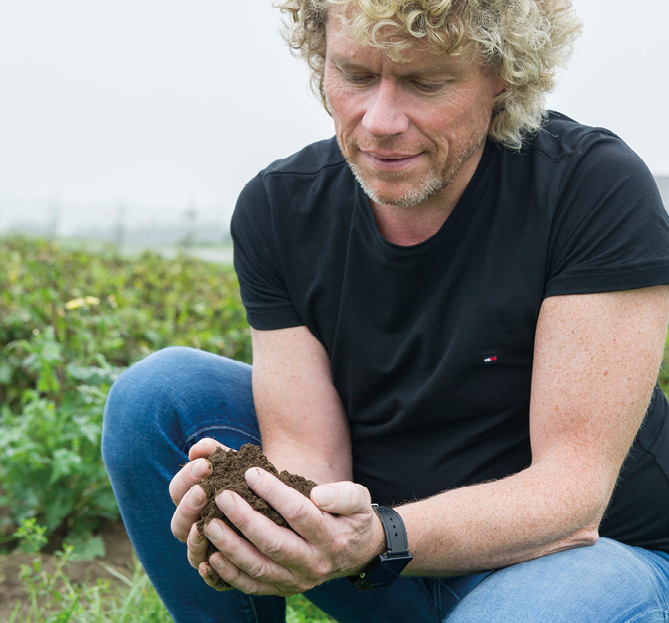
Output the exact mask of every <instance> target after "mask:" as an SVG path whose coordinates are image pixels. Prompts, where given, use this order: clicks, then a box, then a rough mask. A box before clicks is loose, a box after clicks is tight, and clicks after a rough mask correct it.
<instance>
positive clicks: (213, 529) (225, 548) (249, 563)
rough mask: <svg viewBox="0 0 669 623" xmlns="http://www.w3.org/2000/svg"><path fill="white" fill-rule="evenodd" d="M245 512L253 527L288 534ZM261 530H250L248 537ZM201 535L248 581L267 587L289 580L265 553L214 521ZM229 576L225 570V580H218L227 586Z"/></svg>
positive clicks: (265, 519)
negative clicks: (246, 577)
mask: <svg viewBox="0 0 669 623" xmlns="http://www.w3.org/2000/svg"><path fill="white" fill-rule="evenodd" d="M227 493H230V492H227ZM237 497H238V496H237ZM243 504H245V503H244V502H243V500H242V499H241V498H239V497H238V503H237V506H242V505H243ZM247 506H248V505H247ZM248 509H249V511H250V513H251V514H253V515H256V517H255V518H253V519H255V520H256V523H257V524H259V526H262V525H265V526H266V527H267V528H270V529H271V528H274V530H275V531H276V530H283V531H285V532H289V531H288V530H286V528H280V527H279V526H277V525H276V524H275V523H274V522H273V521H271V520H270V519H268V518H267V517H265V516H264V515H261V514H260V513H257V512H255V511H253V509H251V507H248ZM262 530H263V529H262V527H257V528H256V529H255V530H252V533H255V532H256V531H257V532H262ZM204 533H205V535H206V536H207V538H208V539H209V540H210V541H211V542H212V544H213V545H214V547H216V549H218V550H219V552H220V553H221V554H223V555H224V556H225V558H226V559H227V560H228V561H230V562H231V563H232V566H234V567H236V568H237V569H238V570H239V571H241V572H243V573H245V574H246V575H248V576H250V577H252V578H253V579H254V580H256V581H258V582H266V583H268V584H270V583H272V584H275V583H281V584H284V583H286V582H290V581H291V580H293V575H292V573H291V572H290V571H289V570H288V569H287V568H286V567H284V566H283V565H281V564H279V563H277V562H275V561H274V560H272V559H271V558H269V557H268V556H267V555H266V554H265V553H263V552H262V551H261V550H259V549H258V548H257V547H256V546H255V544H254V543H252V542H251V541H249V540H248V539H246V538H244V537H242V536H240V535H239V534H237V533H236V532H235V531H234V530H233V529H232V528H230V527H229V526H228V525H226V524H225V523H224V522H222V521H220V520H217V519H214V520H212V521H210V522H209V523H208V524H207V525H206V526H205V529H204ZM212 558H213V556H212ZM209 562H212V561H211V560H210V561H209ZM214 568H216V570H217V571H218V567H216V566H215V565H214ZM230 573H236V572H235V571H231V570H228V572H227V574H226V576H221V577H224V579H225V580H226V582H227V581H228V577H229V574H230ZM235 587H236V584H235Z"/></svg>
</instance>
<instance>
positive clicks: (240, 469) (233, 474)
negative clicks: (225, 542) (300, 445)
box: [197, 444, 316, 590]
mask: <svg viewBox="0 0 669 623" xmlns="http://www.w3.org/2000/svg"><path fill="white" fill-rule="evenodd" d="M208 461H209V463H210V464H211V467H212V470H213V473H212V475H211V476H209V477H208V478H204V479H202V480H201V481H200V482H199V483H198V484H199V485H200V486H201V487H202V488H203V489H204V492H205V494H206V496H207V500H208V502H207V506H205V508H204V510H203V511H202V514H201V518H200V521H198V523H197V529H198V531H199V532H200V534H204V526H206V525H207V524H208V523H209V522H210V521H211V520H212V519H221V520H222V521H223V522H225V523H226V524H227V525H228V526H230V527H231V528H232V529H233V530H234V531H235V532H236V533H237V534H239V535H241V532H240V531H239V530H238V529H237V528H236V527H235V526H234V525H233V524H232V522H231V521H230V520H229V519H228V518H227V517H226V516H225V515H224V514H223V513H222V512H221V511H220V510H219V508H218V506H216V501H215V498H216V496H217V495H218V494H219V493H220V492H221V491H234V492H235V493H237V494H238V495H239V496H240V497H241V498H242V499H244V500H246V502H248V503H249V505H250V506H251V508H253V509H254V510H256V511H258V512H259V513H262V514H263V515H265V516H266V517H269V518H270V519H271V520H272V521H273V522H274V523H276V524H277V525H279V526H283V527H285V528H290V526H289V525H288V523H287V522H286V520H285V519H284V518H283V517H282V516H281V515H280V514H279V513H277V512H276V511H275V510H274V509H273V508H272V507H271V506H270V505H269V504H268V503H267V502H265V500H263V499H262V498H259V497H258V496H257V495H256V494H255V493H254V492H253V490H252V489H251V488H250V487H249V486H248V485H247V484H246V479H245V478H244V474H245V473H246V470H247V469H249V468H250V467H260V468H262V469H264V470H265V471H267V472H269V473H270V474H273V475H274V476H276V477H277V478H278V479H279V480H280V481H281V482H283V483H284V484H286V485H288V486H289V487H292V488H293V489H296V490H297V491H299V492H300V493H302V494H303V495H305V496H306V497H309V494H310V493H311V490H312V489H313V488H314V487H315V486H316V483H315V482H313V481H312V480H307V479H306V478H304V477H303V476H299V475H298V474H291V473H290V472H287V471H285V470H284V471H282V472H281V473H279V471H278V470H277V469H276V467H274V465H272V463H270V461H269V459H268V458H267V457H266V456H265V455H264V454H263V453H262V451H261V450H260V448H259V447H258V446H254V445H252V444H246V445H244V446H242V447H241V448H240V449H239V451H236V450H223V448H217V449H216V450H215V451H214V452H213V453H212V454H210V455H209V457H208ZM216 551H217V549H216V548H215V547H214V545H212V543H211V542H210V543H209V547H208V549H207V558H209V556H211V555H212V554H213V553H214V552H216ZM210 579H212V580H213V581H214V582H215V583H216V588H217V589H218V590H228V589H230V588H232V587H231V586H230V585H229V584H228V583H227V582H225V581H224V580H222V579H221V578H220V577H219V576H218V575H214V576H212V577H211V578H210Z"/></svg>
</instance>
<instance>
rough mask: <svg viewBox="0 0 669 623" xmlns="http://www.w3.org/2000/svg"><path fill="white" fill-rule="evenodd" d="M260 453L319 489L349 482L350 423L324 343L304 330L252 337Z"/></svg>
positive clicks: (286, 330)
mask: <svg viewBox="0 0 669 623" xmlns="http://www.w3.org/2000/svg"><path fill="white" fill-rule="evenodd" d="M251 335H252V339H253V399H254V402H255V406H256V412H257V414H258V424H259V426H260V435H261V439H262V444H263V451H264V452H265V454H266V455H267V456H268V458H269V459H270V461H272V462H273V463H274V464H275V465H276V466H277V468H278V469H279V470H281V469H287V470H288V471H290V472H293V473H297V474H301V475H303V476H305V477H307V478H311V479H312V480H314V481H316V482H318V483H319V484H323V483H327V482H337V481H342V480H351V479H352V473H353V472H352V461H351V438H350V433H349V426H348V419H347V417H346V413H345V411H344V407H343V405H342V402H341V399H340V397H339V394H338V393H337V390H336V389H335V388H334V385H333V383H332V375H331V372H330V362H329V359H328V356H327V353H326V351H325V348H323V346H322V344H321V343H320V342H319V341H318V340H317V339H316V338H315V337H314V336H313V335H312V334H311V332H310V331H309V330H308V329H307V328H306V327H304V326H302V327H294V328H291V329H280V330H277V331H257V330H252V332H251Z"/></svg>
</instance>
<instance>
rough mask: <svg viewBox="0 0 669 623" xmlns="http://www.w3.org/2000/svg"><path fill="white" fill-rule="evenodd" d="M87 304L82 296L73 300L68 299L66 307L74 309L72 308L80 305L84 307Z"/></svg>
mask: <svg viewBox="0 0 669 623" xmlns="http://www.w3.org/2000/svg"><path fill="white" fill-rule="evenodd" d="M84 305H86V302H85V301H84V299H82V298H78V299H72V300H71V301H68V302H67V303H65V309H67V310H68V311H69V310H72V309H79V308H80V307H83V306H84Z"/></svg>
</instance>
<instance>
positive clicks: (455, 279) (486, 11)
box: [104, 0, 669, 623]
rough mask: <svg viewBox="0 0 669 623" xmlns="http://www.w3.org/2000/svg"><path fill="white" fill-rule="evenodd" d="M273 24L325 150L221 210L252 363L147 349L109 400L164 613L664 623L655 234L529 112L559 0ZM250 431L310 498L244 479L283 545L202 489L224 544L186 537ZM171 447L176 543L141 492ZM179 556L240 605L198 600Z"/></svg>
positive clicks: (129, 496)
mask: <svg viewBox="0 0 669 623" xmlns="http://www.w3.org/2000/svg"><path fill="white" fill-rule="evenodd" d="M284 9H285V10H287V11H289V12H290V13H291V15H292V17H293V23H292V32H291V42H292V44H293V45H294V46H295V47H298V48H299V49H301V51H302V53H303V54H304V55H305V57H306V58H307V60H308V62H309V64H310V66H311V67H312V69H313V70H314V77H315V83H316V85H317V86H318V88H319V89H320V91H321V93H322V96H323V99H324V102H325V104H326V106H327V109H328V111H329V112H330V113H331V115H332V117H333V120H334V124H335V130H336V141H335V140H330V141H324V142H322V143H317V144H315V145H312V146H309V147H307V148H305V149H304V150H303V151H301V152H300V153H298V154H296V155H295V156H293V157H292V158H290V159H288V160H286V161H280V162H278V163H274V164H273V165H271V166H270V167H268V168H267V169H266V170H265V171H263V172H261V174H259V176H258V177H257V178H256V179H255V180H253V181H252V182H251V183H250V184H249V185H248V186H247V187H246V188H245V190H244V191H243V192H242V195H241V197H240V200H239V203H238V206H237V209H236V212H235V216H234V218H233V224H232V232H233V236H234V239H235V266H236V269H237V272H238V275H239V279H240V285H241V291H242V297H243V301H244V304H245V306H246V310H247V316H248V319H249V323H250V324H251V327H252V338H253V353H254V365H253V370H252V372H251V370H250V368H248V367H245V366H242V365H240V364H236V363H234V362H230V361H227V360H222V359H221V358H219V357H216V356H214V355H210V354H207V353H199V352H197V351H191V350H187V349H168V350H167V351H163V352H161V353H158V354H156V355H154V356H152V357H150V358H149V359H147V360H145V361H144V362H142V363H140V364H138V365H136V366H133V368H131V369H130V370H129V371H128V372H127V373H126V374H125V375H124V376H123V377H122V378H121V379H120V380H119V381H118V382H117V384H116V385H115V386H114V388H113V390H112V392H111V394H110V398H109V402H108V406H107V412H106V418H105V442H104V444H105V445H104V454H105V460H106V462H107V465H108V467H109V469H110V476H111V479H112V484H113V485H114V488H115V491H116V494H117V497H118V498H119V503H120V506H121V511H122V514H123V517H124V521H125V522H126V525H127V527H128V530H129V533H130V536H131V538H132V539H133V542H134V543H135V547H136V548H137V551H138V554H139V556H140V560H142V562H143V563H144V565H145V567H146V568H147V571H148V572H149V575H150V576H151V579H152V581H153V582H154V584H155V585H156V587H157V588H158V590H159V592H160V594H161V596H162V598H163V599H164V601H165V602H166V604H167V605H168V608H169V609H170V611H171V613H172V615H173V616H174V618H175V620H177V621H179V622H181V621H195V620H197V621H217V620H225V621H253V620H262V621H281V620H283V602H282V596H285V595H290V594H293V593H298V592H305V593H306V594H307V596H308V597H309V598H310V599H311V600H312V601H314V602H315V603H316V604H317V605H319V606H320V607H321V608H323V609H324V610H326V611H327V612H329V613H331V614H332V615H333V616H334V617H335V618H337V619H338V620H339V621H340V622H343V621H377V620H378V621H440V620H444V621H449V623H453V622H455V623H461V622H463V621H470V622H471V621H476V622H479V621H486V622H493V621H494V622H502V621H504V622H507V621H508V622H511V621H513V622H514V623H515V622H518V621H565V622H567V621H568V622H569V623H574V622H579V621H632V620H634V621H636V622H640V621H644V622H645V621H664V620H666V617H667V616H669V522H667V519H666V517H667V516H669V459H668V458H667V457H669V407H668V406H667V403H666V400H665V399H664V397H663V396H662V394H661V392H660V391H659V388H658V387H657V385H656V377H657V372H658V368H659V364H660V361H661V356H662V349H663V345H664V338H665V333H666V327H667V319H668V315H669V294H668V292H667V287H666V284H668V283H669V220H668V219H667V215H666V213H665V211H664V209H663V207H662V205H661V201H660V199H659V194H658V192H657V188H656V187H655V186H654V184H653V182H652V178H651V177H650V175H649V173H648V171H647V170H646V168H645V166H644V165H643V163H641V162H640V160H639V159H638V158H637V157H636V156H635V155H634V154H632V153H631V152H630V150H629V149H628V148H627V147H626V146H625V145H624V144H623V143H622V141H620V139H618V138H617V137H616V136H615V135H612V134H611V133H610V132H608V131H606V130H602V129H593V128H586V127H584V126H580V125H579V124H577V123H575V122H573V121H571V120H570V119H567V118H566V117H563V116H561V115H558V114H554V113H551V114H549V115H544V112H543V108H542V94H543V92H545V90H547V89H548V88H550V87H551V86H552V75H553V72H554V69H555V67H556V63H557V62H558V61H559V60H560V59H563V58H564V57H565V50H567V49H568V48H569V46H570V44H571V42H572V40H573V37H574V35H575V33H576V31H577V26H576V23H575V21H574V19H573V17H572V15H571V8H570V5H569V3H568V2H567V1H566V0H545V1H541V2H539V1H530V2H527V1H525V0H517V1H512V2H508V1H505V2H496V1H495V0H488V1H486V2H473V1H471V2H458V1H453V2H448V1H445V0H444V1H441V2H439V1H437V0H422V1H414V2H406V1H402V0H374V1H372V0H341V1H336V2H335V1H334V0H290V1H289V2H287V3H286V4H285V5H284ZM251 374H252V381H253V385H252V392H253V393H252V395H251ZM255 413H257V422H256V419H255ZM644 418H645V419H644ZM642 424H643V425H642ZM207 437H214V438H215V439H216V440H217V441H213V440H212V439H207ZM138 438H141V439H145V440H147V441H148V444H147V445H148V446H150V447H148V448H146V449H143V448H141V447H139V446H138V443H137V440H138ZM248 440H251V441H252V442H254V443H262V448H263V450H264V451H265V453H266V454H267V455H268V457H269V458H270V460H272V461H273V462H274V463H275V464H276V465H277V467H279V468H280V469H288V470H290V471H293V472H297V473H300V474H303V475H305V476H307V477H309V478H311V479H313V480H315V481H316V482H318V483H319V485H320V486H318V487H316V488H315V489H314V490H313V491H312V494H311V498H310V499H307V498H305V497H304V496H302V495H301V494H299V493H297V492H295V491H293V490H291V489H289V488H288V487H285V486H283V485H281V484H280V483H279V482H278V481H277V480H276V479H275V478H273V477H272V476H271V475H269V474H267V473H266V472H263V471H262V470H257V469H251V470H249V471H248V472H247V474H246V478H247V481H248V483H249V485H250V486H251V487H252V488H253V489H254V490H255V491H256V492H257V493H258V494H259V495H260V496H261V497H263V498H264V499H265V500H267V501H268V502H269V503H270V505H272V506H273V507H274V508H275V509H276V510H277V511H279V512H280V513H281V514H282V515H283V516H284V517H285V518H286V520H287V521H288V523H289V524H290V525H291V526H292V528H293V529H294V531H291V530H288V529H286V528H280V527H278V526H276V525H274V524H273V523H271V522H270V521H269V520H267V519H266V518H265V517H264V516H262V515H260V514H258V513H255V512H254V511H252V510H251V509H250V507H249V506H248V505H247V504H246V503H245V502H244V501H243V500H241V498H240V497H239V496H237V495H236V494H233V493H231V492H222V493H221V494H219V495H218V497H217V504H218V506H219V507H220V509H221V510H222V511H223V512H224V513H225V514H226V515H227V516H228V518H229V519H230V520H231V521H232V522H233V524H235V525H236V526H237V527H238V528H239V530H240V531H241V533H242V534H243V536H240V535H238V534H237V533H235V532H234V531H233V530H231V529H230V528H228V527H227V526H226V525H225V524H223V523H222V522H218V521H214V522H211V523H210V524H209V525H208V526H207V527H206V528H205V530H204V535H203V534H200V533H198V530H197V528H196V527H195V523H196V522H197V520H198V518H199V514H200V511H201V509H202V508H203V502H204V501H203V499H202V491H201V489H200V487H198V486H197V485H196V482H197V480H198V479H199V478H201V477H203V476H205V475H207V474H208V473H210V467H209V465H208V463H207V461H206V457H207V456H208V455H209V454H210V453H211V452H212V451H213V449H214V448H215V447H216V446H217V445H221V444H223V445H224V446H226V447H232V448H238V447H239V446H240V445H241V444H242V443H244V442H245V441H248ZM185 453H188V457H189V460H190V462H189V463H188V464H186V465H185V466H184V467H182V468H181V469H180V470H179V471H178V472H177V473H176V476H174V478H173V480H172V481H171V483H170V494H171V498H172V500H173V502H174V503H175V504H176V505H177V509H176V511H175V512H174V515H173V518H172V523H171V529H172V532H173V534H174V535H175V536H176V537H177V538H178V539H179V540H181V541H184V542H186V543H187V553H186V554H185V553H184V551H183V548H182V549H179V544H178V543H172V542H170V543H168V542H167V541H166V540H165V538H164V534H165V530H166V528H165V523H166V515H167V514H168V511H167V510H166V509H167V501H166V500H165V496H164V495H163V496H162V497H161V495H160V492H156V493H155V495H153V496H149V497H147V494H146V492H143V490H142V488H141V480H142V475H143V474H144V473H146V472H147V471H155V472H157V473H158V475H159V477H160V478H161V479H162V480H163V481H165V482H166V481H168V480H169V479H170V478H171V477H172V475H173V474H174V472H175V471H176V470H177V468H176V465H177V464H178V463H181V464H183V463H184V456H185ZM170 470H171V471H170ZM138 481H139V483H138ZM372 503H376V504H379V505H381V506H380V507H379V508H378V509H376V508H375V507H373V506H372ZM204 536H206V537H208V539H209V540H210V541H211V542H212V543H213V544H214V545H215V546H216V547H217V549H218V550H219V552H217V553H216V554H214V555H213V556H211V557H210V558H209V559H208V560H207V558H206V541H205V539H204V538H203V537H204ZM152 552H155V553H153V554H152ZM185 556H187V558H188V562H189V563H190V565H191V566H193V567H196V568H198V569H199V571H200V574H201V576H202V578H203V579H204V581H205V582H206V583H210V584H213V581H212V577H214V576H215V575H218V576H220V578H222V579H223V580H225V581H226V582H228V583H229V584H230V585H231V586H233V587H234V588H235V589H237V590H234V591H230V592H226V593H215V592H213V591H211V590H210V589H208V590H209V592H206V590H205V591H203V587H204V583H202V582H200V580H199V579H198V578H197V577H196V576H195V575H194V574H193V573H192V572H191V573H190V574H189V573H188V572H187V571H185V570H184V567H185V565H186V563H185V562H184V557H185ZM180 557H181V558H180ZM397 576H400V577H397ZM344 578H346V579H344ZM196 581H197V582H200V584H197V582H196ZM369 588H372V589H373V590H360V589H369ZM253 595H261V596H264V597H251V596H253Z"/></svg>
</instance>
